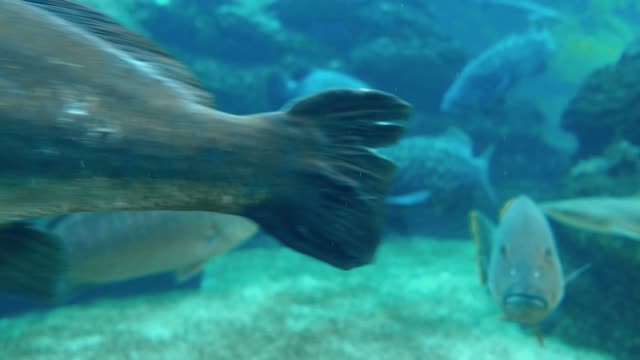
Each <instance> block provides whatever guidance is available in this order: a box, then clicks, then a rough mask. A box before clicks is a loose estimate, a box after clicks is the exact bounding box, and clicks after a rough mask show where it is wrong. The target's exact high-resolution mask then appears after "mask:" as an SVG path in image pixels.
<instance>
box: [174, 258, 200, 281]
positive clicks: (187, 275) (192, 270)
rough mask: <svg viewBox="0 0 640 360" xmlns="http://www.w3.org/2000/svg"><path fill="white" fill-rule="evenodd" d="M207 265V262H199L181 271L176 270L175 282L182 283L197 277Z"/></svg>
mask: <svg viewBox="0 0 640 360" xmlns="http://www.w3.org/2000/svg"><path fill="white" fill-rule="evenodd" d="M206 264H207V260H204V261H199V262H197V263H193V264H191V265H187V266H185V267H183V268H181V269H178V270H176V281H177V282H179V283H183V282H185V281H187V280H189V279H191V278H193V277H194V276H196V275H198V274H199V273H200V271H202V270H203V269H204V266H205V265H206Z"/></svg>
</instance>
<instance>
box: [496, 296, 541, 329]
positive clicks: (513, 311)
mask: <svg viewBox="0 0 640 360" xmlns="http://www.w3.org/2000/svg"><path fill="white" fill-rule="evenodd" d="M502 310H503V311H504V314H505V315H506V317H507V318H508V319H509V320H512V321H516V322H520V323H528V324H535V323H538V322H540V321H541V320H542V319H544V318H545V317H546V316H547V314H548V313H549V310H550V309H549V302H548V301H547V299H546V298H545V297H544V296H540V295H535V294H530V293H506V294H504V295H503V296H502Z"/></svg>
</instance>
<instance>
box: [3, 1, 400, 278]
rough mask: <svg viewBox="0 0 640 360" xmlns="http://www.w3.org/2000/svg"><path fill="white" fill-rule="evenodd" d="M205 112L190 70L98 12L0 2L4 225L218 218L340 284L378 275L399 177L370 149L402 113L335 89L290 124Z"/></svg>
mask: <svg viewBox="0 0 640 360" xmlns="http://www.w3.org/2000/svg"><path fill="white" fill-rule="evenodd" d="M230 36H231V35H230ZM209 104H210V99H209V95H208V94H207V93H206V92H205V91H203V90H202V89H201V88H200V87H199V86H198V85H197V83H196V81H195V79H194V78H193V77H192V76H191V75H190V74H189V73H188V72H187V71H186V69H185V68H184V67H183V66H182V65H181V64H179V63H178V62H177V61H176V60H174V59H173V58H171V57H170V56H169V55H168V54H166V53H165V52H164V51H162V50H160V49H158V48H157V47H156V46H154V45H153V44H152V43H150V42H149V41H148V40H145V39H144V38H142V37H140V36H139V35H136V34H134V33H132V32H130V31H128V30H126V29H124V28H122V27H121V26H119V25H118V24H117V23H115V22H114V21H112V20H111V19H109V18H107V17H105V16H104V15H102V14H100V13H97V12H95V11H93V10H90V9H88V8H86V7H83V6H79V5H76V4H74V3H71V2H69V1H63V0H40V1H37V0H25V1H23V0H3V1H1V2H0V143H1V144H2V146H3V151H2V152H0V164H2V165H1V167H0V169H1V173H0V222H7V221H12V220H18V219H24V218H32V217H40V216H48V215H54V214H63V213H75V212H100V211H116V210H205V211H216V212H223V213H231V214H238V215H243V216H246V217H249V218H251V219H253V220H255V221H256V222H258V223H259V224H260V225H261V226H262V227H263V228H264V229H265V230H266V231H268V232H270V233H271V234H273V235H274V236H275V237H276V238H278V239H279V240H280V241H281V242H283V243H284V244H286V245H288V246H289V247H291V248H293V249H296V250H298V251H300V252H302V253H305V254H308V255H310V256H313V257H315V258H318V259H320V260H323V261H325V262H327V263H330V264H332V265H334V266H337V267H340V268H343V269H348V268H352V267H356V266H359V265H362V264H365V263H368V262H369V261H370V260H371V258H372V256H373V254H374V252H375V249H376V247H377V245H378V243H379V240H380V227H381V225H380V224H381V221H380V220H381V218H382V214H381V212H382V205H383V202H384V195H385V193H386V191H387V188H388V185H389V182H390V179H391V176H392V172H393V165H392V163H391V162H389V161H387V160H386V159H383V158H381V157H378V156H377V155H375V154H374V153H373V152H372V151H371V150H370V148H375V147H379V146H386V145H389V144H392V143H394V142H395V141H397V139H398V138H399V137H400V136H401V134H402V132H403V130H404V127H403V126H402V125H400V124H398V123H396V122H394V121H396V120H404V119H406V118H408V117H409V114H410V106H409V105H408V104H407V103H405V102H403V101H401V100H400V99H398V98H396V97H394V96H392V95H389V94H385V93H382V92H378V91H373V90H369V91H367V90H336V91H329V92H324V93H321V94H318V95H315V96H312V97H308V98H305V99H301V100H300V101H298V102H296V103H295V104H292V105H291V106H290V107H289V108H288V110H286V112H274V113H265V114H255V115H249V116H235V115H231V114H227V113H223V112H220V111H216V110H214V109H212V108H211V107H210V106H209ZM14 227H15V226H12V225H6V226H4V227H3V228H2V234H0V237H7V236H9V237H11V236H12V232H13V231H14ZM28 229H29V228H27V230H28ZM18 231H19V234H20V236H23V237H28V236H40V234H37V230H35V229H32V232H34V233H29V232H28V231H26V232H25V228H24V227H21V228H19V229H18Z"/></svg>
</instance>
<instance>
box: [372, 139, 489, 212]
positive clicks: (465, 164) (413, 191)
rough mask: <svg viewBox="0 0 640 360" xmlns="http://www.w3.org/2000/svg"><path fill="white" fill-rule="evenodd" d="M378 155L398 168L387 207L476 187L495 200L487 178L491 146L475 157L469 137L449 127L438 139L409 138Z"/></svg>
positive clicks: (414, 202) (417, 201)
mask: <svg viewBox="0 0 640 360" xmlns="http://www.w3.org/2000/svg"><path fill="white" fill-rule="evenodd" d="M381 153H382V154H384V155H385V156H388V157H389V158H390V159H392V160H393V161H394V162H395V163H396V164H397V165H398V169H397V171H396V174H395V177H394V180H393V185H392V188H391V190H390V196H389V197H388V199H387V202H388V203H390V204H395V205H413V204H417V203H420V202H423V201H426V200H428V199H429V198H430V197H431V195H432V194H433V193H436V192H443V191H444V192H451V191H455V190H458V189H460V188H461V187H466V186H479V187H481V188H482V189H483V190H484V191H485V192H486V193H487V195H488V196H489V198H490V199H491V200H495V199H496V195H495V192H494V190H493V187H492V186H491V182H490V179H489V164H490V161H491V155H492V153H493V147H492V146H490V147H488V148H487V149H486V150H485V151H484V152H483V153H482V154H481V155H480V156H478V157H474V156H473V143H472V141H471V138H470V137H469V136H468V135H467V134H466V133H464V132H463V131H462V130H459V129H457V128H449V129H447V130H446V131H445V132H444V133H442V134H439V135H437V136H412V137H408V138H405V139H402V140H401V141H400V142H399V143H398V144H396V145H394V146H392V147H389V148H386V149H382V150H381Z"/></svg>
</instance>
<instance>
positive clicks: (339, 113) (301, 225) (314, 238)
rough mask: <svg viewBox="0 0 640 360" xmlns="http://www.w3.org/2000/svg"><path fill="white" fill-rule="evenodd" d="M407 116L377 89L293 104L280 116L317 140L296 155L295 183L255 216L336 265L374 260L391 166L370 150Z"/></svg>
mask: <svg viewBox="0 0 640 360" xmlns="http://www.w3.org/2000/svg"><path fill="white" fill-rule="evenodd" d="M410 113H411V107H410V105H409V104H407V103H405V102H403V101H402V100H400V99H399V98H397V97H395V96H392V95H390V94H386V93H383V92H379V91H375V90H351V89H350V90H347V89H345V90H329V91H325V92H322V93H319V94H317V95H313V96H310V97H307V98H303V99H302V100H300V101H298V102H296V103H294V104H292V105H291V106H290V107H289V108H288V110H287V111H286V113H280V114H279V115H277V116H284V117H285V118H286V119H287V120H289V122H291V123H292V125H293V124H297V125H293V126H298V127H299V126H300V124H302V126H304V127H305V129H307V130H305V133H307V134H308V133H309V132H312V133H316V134H317V135H318V136H315V137H314V139H318V141H319V142H317V141H309V143H305V144H304V146H303V147H304V148H301V149H299V150H300V151H298V152H297V155H298V156H299V157H301V158H300V159H299V160H300V161H299V165H298V166H297V168H296V171H297V173H296V174H295V177H296V186H298V187H297V188H294V189H291V191H289V194H286V195H285V196H284V197H283V198H284V199H279V200H277V201H278V203H277V204H274V203H273V201H272V202H271V203H270V204H269V207H268V209H267V210H268V211H258V212H256V213H253V214H252V216H250V217H252V218H253V219H255V220H256V221H257V222H258V223H259V224H260V225H262V227H263V228H264V229H265V230H266V231H267V232H270V233H271V234H272V235H274V236H275V237H276V238H277V239H278V240H279V241H280V242H282V243H284V244H285V245H286V246H288V247H290V248H293V249H294V250H297V251H299V252H301V253H304V254H306V255H309V256H312V257H314V258H317V259H319V260H322V261H324V262H326V263H329V264H331V265H333V266H336V267H338V268H341V269H350V268H354V267H358V266H361V265H364V264H367V263H369V262H370V261H371V260H372V258H373V255H374V253H375V250H376V248H377V246H378V244H379V242H380V236H381V227H382V216H383V208H384V199H385V196H386V194H387V191H388V188H389V186H390V183H391V178H392V175H393V169H394V166H393V163H392V162H391V161H389V160H388V159H386V158H383V157H381V156H379V155H377V154H376V153H375V152H373V151H372V150H371V148H375V147H381V146H387V145H391V144H393V143H394V142H396V141H397V140H398V139H399V138H400V136H401V135H402V133H403V132H404V126H403V125H400V124H397V123H395V122H394V121H401V120H406V119H407V118H408V117H409V116H410ZM274 210H275V211H274Z"/></svg>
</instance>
